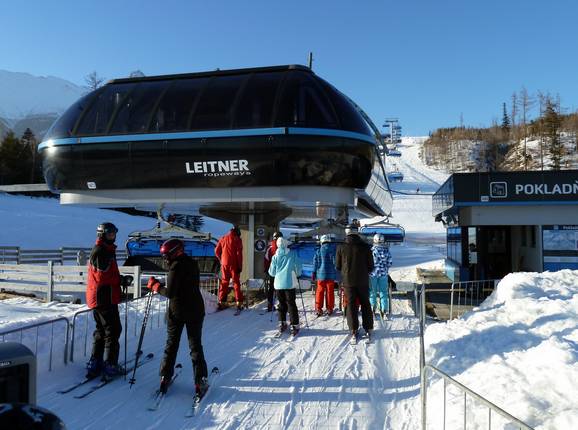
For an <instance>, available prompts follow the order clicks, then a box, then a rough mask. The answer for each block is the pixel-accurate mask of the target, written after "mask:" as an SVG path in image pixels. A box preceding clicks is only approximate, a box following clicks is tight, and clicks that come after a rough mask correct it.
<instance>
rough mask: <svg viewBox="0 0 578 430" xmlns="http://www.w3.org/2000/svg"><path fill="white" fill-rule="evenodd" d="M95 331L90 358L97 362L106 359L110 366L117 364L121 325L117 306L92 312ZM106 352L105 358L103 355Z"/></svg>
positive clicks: (96, 309) (100, 308)
mask: <svg viewBox="0 0 578 430" xmlns="http://www.w3.org/2000/svg"><path fill="white" fill-rule="evenodd" d="M92 315H93V316H94V322H95V323H96V329H95V330H94V333H93V342H92V356H93V357H95V358H96V359H98V360H103V359H104V358H105V359H106V361H107V362H109V363H111V364H118V352H119V350H120V344H119V343H118V339H119V338H120V334H121V333H122V325H121V323H120V316H119V314H118V305H110V306H106V307H99V308H95V309H93V311H92ZM105 350H106V357H104V353H105Z"/></svg>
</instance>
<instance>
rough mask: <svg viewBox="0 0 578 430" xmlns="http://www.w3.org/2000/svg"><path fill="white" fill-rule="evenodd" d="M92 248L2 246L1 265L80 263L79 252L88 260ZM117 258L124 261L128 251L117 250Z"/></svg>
mask: <svg viewBox="0 0 578 430" xmlns="http://www.w3.org/2000/svg"><path fill="white" fill-rule="evenodd" d="M91 250H92V248H81V247H76V248H75V247H62V248H59V249H22V248H20V247H19V246H0V264H46V263H48V262H49V261H52V262H53V263H55V264H60V265H64V264H65V263H70V262H73V263H78V257H79V252H80V253H81V254H84V258H85V259H88V256H89V255H90V251H91ZM116 258H117V260H118V261H121V262H122V261H124V260H126V258H127V255H126V250H124V249H122V250H117V252H116Z"/></svg>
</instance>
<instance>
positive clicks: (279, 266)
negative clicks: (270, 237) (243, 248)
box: [269, 237, 301, 336]
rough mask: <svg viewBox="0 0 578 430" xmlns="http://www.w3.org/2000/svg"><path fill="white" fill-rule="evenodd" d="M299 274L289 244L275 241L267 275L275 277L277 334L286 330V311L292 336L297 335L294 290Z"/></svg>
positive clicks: (296, 262)
mask: <svg viewBox="0 0 578 430" xmlns="http://www.w3.org/2000/svg"><path fill="white" fill-rule="evenodd" d="M300 273H301V263H300V262H299V257H298V256H297V254H296V253H295V252H294V251H291V250H290V249H289V243H288V242H287V241H286V240H285V239H284V238H282V237H280V238H278V239H277V252H276V253H275V255H274V256H273V258H272V259H271V265H270V266H269V275H271V276H273V277H275V281H274V285H275V291H276V292H277V299H278V300H279V305H278V307H277V310H278V315H279V332H284V331H285V330H286V329H287V322H286V318H287V311H289V320H290V322H291V328H290V332H291V335H292V336H295V335H296V334H297V333H299V311H298V310H297V304H296V303H295V288H296V287H297V286H298V285H296V284H297V276H298V275H299V274H300Z"/></svg>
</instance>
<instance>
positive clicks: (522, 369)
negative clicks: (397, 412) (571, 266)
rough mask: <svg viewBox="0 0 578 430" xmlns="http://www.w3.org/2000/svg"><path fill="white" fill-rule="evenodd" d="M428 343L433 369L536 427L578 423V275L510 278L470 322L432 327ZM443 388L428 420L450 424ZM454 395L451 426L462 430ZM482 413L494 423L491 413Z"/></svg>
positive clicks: (439, 386)
mask: <svg viewBox="0 0 578 430" xmlns="http://www.w3.org/2000/svg"><path fill="white" fill-rule="evenodd" d="M425 341H426V360H427V361H428V362H429V363H430V364H432V365H434V366H436V367H438V368H440V369H441V370H443V371H444V372H446V373H448V374H450V375H451V376H452V377H454V378H456V379H457V380H458V381H460V382H461V383H462V384H464V385H466V386H467V387H469V388H471V389H473V390H474V391H476V392H477V393H479V394H481V395H482V396H484V397H486V398H487V399H489V400H490V401H491V402H493V403H495V404H497V405H498V406H500V407H501V408H503V409H505V410H506V411H508V412H509V413H511V414H512V415H514V416H515V417H517V418H519V419H521V420H522V421H524V422H526V423H528V424H529V425H531V426H532V427H534V428H536V429H562V428H573V427H574V426H575V424H576V423H578V404H576V401H575V399H576V398H578V386H576V383H575V381H576V380H577V377H578V364H577V362H578V271H571V270H563V271H560V272H554V273H550V272H545V273H515V274H510V275H508V276H506V277H505V278H504V279H503V280H502V281H501V282H500V283H499V285H498V287H497V289H496V291H494V293H493V294H492V295H491V296H490V297H488V299H487V300H486V301H484V303H483V304H482V305H481V306H480V307H479V308H477V309H475V310H474V311H472V312H469V313H467V314H466V315H464V316H463V318H462V319H459V320H453V321H451V322H448V323H439V324H433V325H431V326H429V327H428V328H427V331H426V337H425ZM441 390H442V384H441V383H439V382H438V383H435V384H434V387H433V389H432V392H433V393H435V394H434V395H431V396H430V402H429V403H428V415H429V416H430V418H429V419H428V422H432V423H441V422H442V416H441V415H440V414H441V411H442V408H441V406H442V405H441V403H438V402H441V399H442V398H443V397H442V394H441ZM454 395H455V398H454V397H452V396H451V395H450V396H449V398H450V399H453V400H450V405H451V406H449V407H448V409H451V410H453V411H454V413H453V415H452V414H450V420H449V421H448V422H453V421H455V425H458V422H460V421H459V420H460V419H463V418H462V417H461V411H462V410H463V398H462V397H460V396H457V392H455V393H454ZM436 399H438V400H437V402H436ZM436 403H437V404H436ZM468 408H471V406H468ZM455 411H460V412H459V413H455ZM471 413H474V411H473V408H472V411H471ZM477 414H480V415H481V417H483V416H484V415H486V418H485V420H487V409H484V408H482V407H478V409H477ZM483 422H486V423H487V421H483V418H482V421H481V423H480V425H481V427H480V428H486V427H483V425H482V423H483ZM486 425H487V424H486ZM449 428H452V425H451V424H450V425H449ZM468 428H475V427H468Z"/></svg>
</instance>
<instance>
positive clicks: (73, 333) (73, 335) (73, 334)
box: [70, 296, 168, 363]
mask: <svg viewBox="0 0 578 430" xmlns="http://www.w3.org/2000/svg"><path fill="white" fill-rule="evenodd" d="M145 298H146V297H135V298H133V299H132V300H129V301H128V302H123V303H122V304H124V303H133V302H134V303H136V305H137V306H136V308H135V310H134V312H135V315H136V314H137V313H138V310H139V308H138V304H139V303H140V301H141V300H143V299H145ZM157 301H158V306H157V307H156V311H157V314H158V316H157V328H158V327H160V321H161V315H162V314H163V312H164V313H165V314H166V312H167V307H168V300H162V298H161V297H160V296H159V297H157ZM161 302H164V309H163V306H162V305H161ZM151 309H152V313H153V315H151V317H154V313H155V308H154V307H153V308H151ZM92 310H93V309H90V308H86V309H82V310H79V311H76V312H75V313H74V315H73V317H72V324H71V327H72V331H71V340H70V362H71V363H72V362H73V361H74V350H75V348H74V347H75V339H76V327H77V320H76V318H77V317H78V316H79V315H83V314H87V313H89V312H92ZM120 312H121V313H122V312H128V310H124V306H123V310H121V311H120ZM153 319H154V318H151V319H150V324H151V327H152V324H153ZM134 320H135V324H134V326H135V331H134V335H135V336H136V329H137V325H138V318H137V317H136V316H135V318H134ZM123 330H128V327H123ZM87 341H88V315H87V316H86V324H85V326H84V354H85V355H86V348H87ZM125 348H126V345H125Z"/></svg>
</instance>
